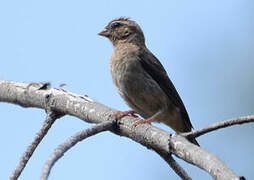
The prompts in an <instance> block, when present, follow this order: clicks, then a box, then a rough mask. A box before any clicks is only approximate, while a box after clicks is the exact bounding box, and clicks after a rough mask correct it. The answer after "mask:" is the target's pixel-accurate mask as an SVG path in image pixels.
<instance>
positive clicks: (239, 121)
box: [182, 115, 254, 138]
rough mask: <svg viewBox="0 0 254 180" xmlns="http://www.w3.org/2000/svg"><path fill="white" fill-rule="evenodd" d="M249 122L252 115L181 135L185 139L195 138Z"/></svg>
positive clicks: (253, 120) (253, 117)
mask: <svg viewBox="0 0 254 180" xmlns="http://www.w3.org/2000/svg"><path fill="white" fill-rule="evenodd" d="M249 122H254V116H253V115H252V116H243V117H238V118H232V119H229V120H226V121H222V122H218V123H214V124H212V125H210V126H208V127H205V128H201V129H198V130H195V131H192V132H189V133H183V134H182V135H184V136H185V137H188V138H196V137H199V136H201V135H203V134H206V133H209V132H211V131H214V130H217V129H221V128H225V127H228V126H233V125H239V124H243V123H249Z"/></svg>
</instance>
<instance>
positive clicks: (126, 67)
mask: <svg viewBox="0 0 254 180" xmlns="http://www.w3.org/2000/svg"><path fill="white" fill-rule="evenodd" d="M98 35H100V36H103V37H106V38H108V39H109V40H110V41H111V43H112V44H113V53H112V56H111V58H110V71H111V76H112V80H113V83H114V84H115V86H116V87H117V90H118V93H119V94H120V96H121V97H122V98H123V100H124V101H125V102H126V103H127V105H128V106H129V107H131V108H132V110H130V111H125V112H120V111H118V113H119V112H120V114H121V115H122V116H125V115H133V116H134V117H137V116H136V115H135V114H139V115H140V116H142V117H143V118H144V119H140V118H138V117H137V118H138V121H136V122H134V126H137V125H139V124H142V123H149V124H151V122H162V123H164V124H166V125H167V126H169V127H171V128H172V129H173V130H174V131H175V132H176V133H184V132H190V131H192V129H193V126H192V124H191V121H190V118H189V116H188V113H187V110H186V108H185V106H184V104H183V101H182V100H181V98H180V96H179V94H178V92H177V90H176V88H175V87H174V85H173V83H172V82H171V80H170V78H169V76H168V75H167V72H166V70H165V69H164V67H163V65H162V64H161V63H160V61H159V60H158V59H157V58H156V57H155V55H153V53H152V52H151V51H150V50H149V49H148V48H147V47H146V44H145V37H144V33H143V31H142V29H141V28H140V26H139V25H138V24H137V23H136V22H135V21H133V20H131V19H130V18H126V17H120V18H117V19H114V20H112V21H110V22H109V23H108V25H107V26H106V27H105V28H104V29H103V30H102V31H101V32H100V33H98ZM189 141H190V142H192V143H193V144H195V145H198V146H199V144H198V142H197V141H196V140H195V139H194V138H191V139H189Z"/></svg>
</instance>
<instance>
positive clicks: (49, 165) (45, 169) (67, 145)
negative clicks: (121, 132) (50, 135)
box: [41, 121, 115, 180]
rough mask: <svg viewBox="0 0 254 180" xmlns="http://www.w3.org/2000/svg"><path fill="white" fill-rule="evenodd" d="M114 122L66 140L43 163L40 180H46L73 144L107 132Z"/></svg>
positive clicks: (87, 130) (86, 130) (103, 124)
mask: <svg viewBox="0 0 254 180" xmlns="http://www.w3.org/2000/svg"><path fill="white" fill-rule="evenodd" d="M114 123H115V121H107V122H103V123H100V124H97V125H95V126H93V127H90V128H88V129H85V130H82V131H80V132H78V133H76V134H75V135H73V136H71V137H70V138H69V139H67V140H66V141H65V142H64V143H63V144H61V145H59V146H58V147H57V148H56V150H55V152H54V153H53V154H52V155H51V156H50V157H49V159H48V160H47V162H46V163H45V165H44V167H43V171H42V175H41V180H46V179H48V176H49V173H50V171H51V169H52V167H53V165H54V164H55V163H56V161H57V160H58V159H60V158H61V157H62V156H63V155H64V153H65V152H66V151H68V150H69V149H70V148H72V147H73V146H74V145H75V144H77V143H78V142H79V141H82V140H84V139H86V138H88V137H90V136H92V135H95V134H98V133H100V132H103V131H107V130H109V129H110V128H112V126H113V125H114Z"/></svg>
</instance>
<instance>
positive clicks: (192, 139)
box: [188, 138, 200, 146]
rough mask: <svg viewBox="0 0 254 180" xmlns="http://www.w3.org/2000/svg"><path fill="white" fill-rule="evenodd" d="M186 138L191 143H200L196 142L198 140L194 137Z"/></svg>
mask: <svg viewBox="0 0 254 180" xmlns="http://www.w3.org/2000/svg"><path fill="white" fill-rule="evenodd" d="M188 140H189V141H190V142H191V143H193V144H195V145H197V146H200V145H199V144H198V141H197V140H196V139H195V138H188Z"/></svg>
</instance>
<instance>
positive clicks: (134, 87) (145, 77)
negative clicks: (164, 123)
mask: <svg viewBox="0 0 254 180" xmlns="http://www.w3.org/2000/svg"><path fill="white" fill-rule="evenodd" d="M122 63H123V64H121V65H119V66H118V67H114V68H115V69H114V71H113V72H112V71H111V72H112V77H113V80H114V83H115V85H116V87H117V89H118V92H119V94H120V96H121V97H122V98H123V99H124V100H125V102H126V103H127V104H128V105H129V106H130V107H131V108H132V109H133V110H135V111H136V112H137V113H138V114H140V115H141V116H142V117H144V118H149V117H151V116H152V115H154V114H155V113H156V112H158V111H159V110H162V109H164V108H165V107H168V97H167V96H166V94H165V93H164V92H163V91H162V89H161V88H160V87H159V85H158V84H157V83H156V81H155V80H153V79H152V77H151V76H150V75H149V74H147V73H146V72H145V71H144V70H143V69H142V67H141V66H140V65H139V64H137V63H135V62H134V63H131V62H122ZM126 63H129V64H128V65H126ZM156 121H160V119H157V120H156Z"/></svg>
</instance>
